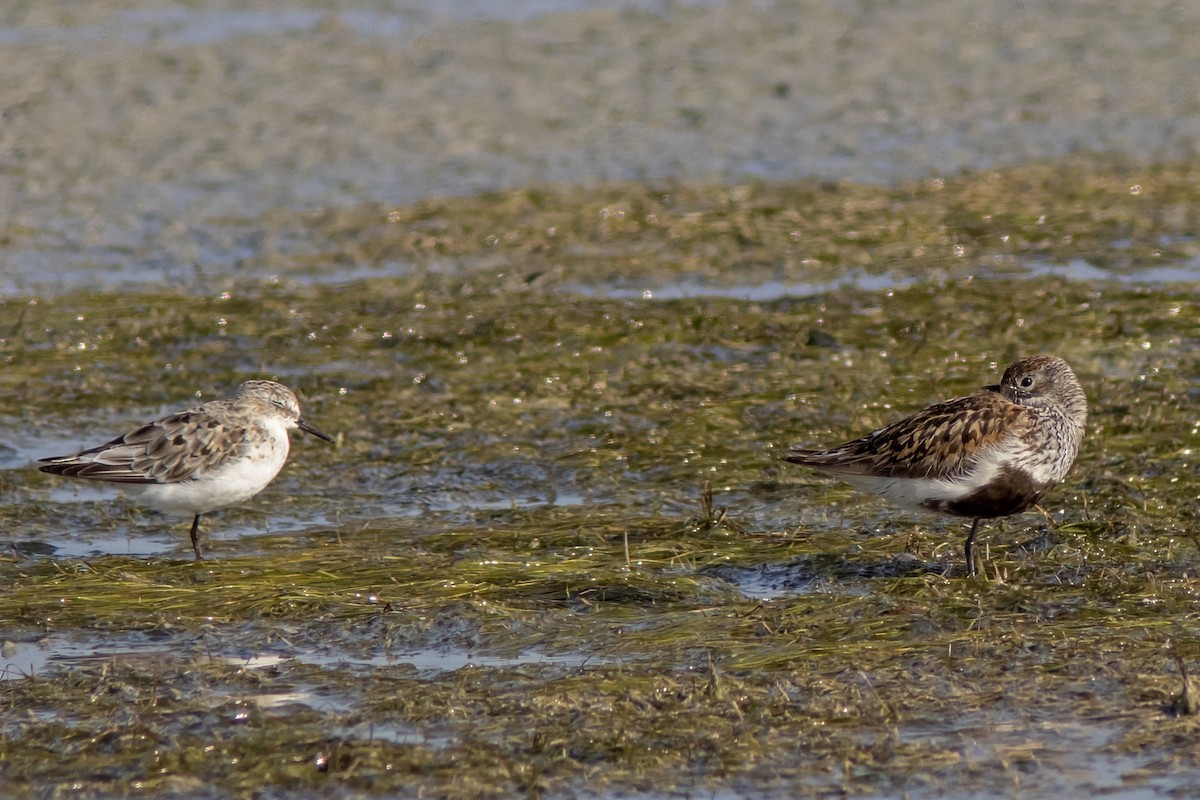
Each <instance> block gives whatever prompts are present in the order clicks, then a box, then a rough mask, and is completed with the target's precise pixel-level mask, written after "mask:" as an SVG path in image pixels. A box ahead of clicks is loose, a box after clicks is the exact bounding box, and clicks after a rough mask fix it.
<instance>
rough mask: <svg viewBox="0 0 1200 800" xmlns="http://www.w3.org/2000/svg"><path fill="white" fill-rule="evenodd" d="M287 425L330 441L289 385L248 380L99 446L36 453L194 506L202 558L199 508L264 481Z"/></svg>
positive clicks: (59, 466)
mask: <svg viewBox="0 0 1200 800" xmlns="http://www.w3.org/2000/svg"><path fill="white" fill-rule="evenodd" d="M292 428H299V429H300V430H302V431H304V432H305V433H311V434H312V435H313V436H316V437H317V438H319V439H324V440H325V441H327V442H332V441H333V439H332V438H330V437H329V436H327V435H325V434H324V433H321V432H320V431H318V430H317V429H316V428H313V427H312V426H310V425H309V424H308V423H306V422H305V421H304V419H303V418H302V417H301V416H300V402H299V401H298V400H297V399H296V394H295V393H294V392H293V391H292V390H291V389H289V388H288V387H286V386H283V385H281V384H278V383H274V382H272V381H246V382H245V383H243V384H242V385H241V386H239V387H238V388H237V390H236V391H234V393H233V394H231V395H229V396H228V397H222V398H220V399H219V400H211V401H209V402H207V403H202V404H201V405H198V406H195V407H193V408H188V409H185V410H183V411H177V412H176V413H174V414H169V415H167V416H165V417H163V418H162V419H158V420H155V421H154V422H150V423H148V424H146V425H143V426H142V427H140V428H138V429H137V430H135V431H133V432H131V433H127V434H125V435H124V436H121V437H118V438H116V439H113V440H112V441H111V442H108V443H106V444H102V445H100V446H99V447H93V448H91V449H90V450H84V451H83V452H81V453H77V454H75V455H73V456H57V457H54V458H43V459H40V461H42V462H43V464H44V466H42V467H39V469H40V470H41V471H42V472H49V473H52V474H54V475H65V476H67V477H69V478H86V479H87V480H92V481H104V482H108V483H116V484H121V485H122V488H124V489H125V490H126V491H127V492H129V493H130V494H131V495H132V496H133V497H134V499H135V500H137V501H138V502H140V503H142V504H143V505H146V506H149V507H150V508H153V509H156V510H158V511H164V512H167V513H174V514H179V513H183V514H193V515H194V516H193V518H192V550H194V551H195V553H196V558H197V559H200V558H202V556H201V555H200V544H199V542H198V541H197V539H196V534H197V531H198V530H199V527H200V515H201V514H206V513H208V512H209V511H215V510H216V509H218V508H225V507H226V506H232V505H236V504H237V503H241V502H244V501H246V500H249V499H250V498H251V497H253V496H254V495H256V494H258V493H259V492H261V491H262V490H263V489H265V488H266V486H267V484H269V483H270V482H271V481H272V480H274V479H275V476H276V475H278V474H279V470H281V469H282V468H283V463H284V462H285V461H286V460H287V456H288V449H289V447H290V444H291V438H290V437H289V435H288V431H289V430H291V429H292Z"/></svg>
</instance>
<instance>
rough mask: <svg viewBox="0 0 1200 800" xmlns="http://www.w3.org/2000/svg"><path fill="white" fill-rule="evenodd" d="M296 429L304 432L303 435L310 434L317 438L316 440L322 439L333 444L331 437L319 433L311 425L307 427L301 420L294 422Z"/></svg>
mask: <svg viewBox="0 0 1200 800" xmlns="http://www.w3.org/2000/svg"><path fill="white" fill-rule="evenodd" d="M296 427H297V428H299V429H300V430H302V431H304V432H305V433H311V434H312V435H313V436H315V437H317V438H318V439H324V440H325V441H327V442H329V443H330V444H333V437H332V436H330V435H329V434H327V433H321V432H320V431H319V430H317V429H316V428H314V427H313V426H312V425H309V424H308V423H307V422H305V421H304V420H303V419H298V420H296Z"/></svg>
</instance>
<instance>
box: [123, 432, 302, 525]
mask: <svg viewBox="0 0 1200 800" xmlns="http://www.w3.org/2000/svg"><path fill="white" fill-rule="evenodd" d="M286 459H287V447H286V446H285V447H282V448H279V447H275V448H270V449H267V450H260V451H259V453H258V454H256V455H255V456H246V457H243V458H238V459H234V460H232V461H230V462H228V463H227V464H226V465H224V466H222V467H221V468H220V469H219V470H215V471H214V472H212V473H210V474H208V475H205V476H204V477H202V478H194V479H191V480H186V481H179V482H178V483H150V484H141V485H135V486H127V487H125V488H126V489H127V491H129V493H130V495H131V496H133V497H134V498H135V499H137V500H138V501H139V502H141V503H144V504H145V505H147V506H149V507H151V508H153V509H156V510H158V511H163V512H166V513H168V514H203V513H206V512H208V511H215V510H216V509H218V508H225V507H226V506H232V505H236V504H238V503H241V502H243V501H245V500H249V499H250V498H251V497H254V495H256V494H258V493H259V492H261V491H262V490H263V489H265V488H266V487H267V484H269V483H270V482H271V481H272V480H274V479H275V476H276V475H278V474H279V470H281V469H282V468H283V463H284V461H285V460H286Z"/></svg>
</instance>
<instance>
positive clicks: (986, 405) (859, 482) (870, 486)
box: [784, 356, 1087, 575]
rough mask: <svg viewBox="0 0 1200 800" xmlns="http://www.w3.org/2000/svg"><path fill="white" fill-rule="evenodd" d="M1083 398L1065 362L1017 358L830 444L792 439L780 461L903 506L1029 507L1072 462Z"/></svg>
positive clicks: (946, 509)
mask: <svg viewBox="0 0 1200 800" xmlns="http://www.w3.org/2000/svg"><path fill="white" fill-rule="evenodd" d="M1086 422H1087V397H1086V396H1085V395H1084V393H1083V387H1081V386H1080V385H1079V380H1078V379H1077V378H1076V377H1075V373H1074V372H1072V371H1071V368H1070V367H1069V366H1067V362H1065V361H1063V360H1062V359H1061V358H1058V357H1056V356H1033V357H1032V358H1023V359H1021V360H1020V361H1017V362H1016V363H1014V364H1012V365H1011V366H1010V367H1009V368H1008V369H1006V370H1005V371H1004V377H1003V378H1001V379H1000V383H999V385H996V386H986V387H984V388H982V389H980V390H979V391H977V392H975V393H974V394H972V395H969V396H967V397H960V398H958V399H956V400H948V401H946V402H944V403H937V404H936V405H932V406H930V407H928V408H926V409H924V410H923V411H918V412H917V413H916V414H913V415H912V416H911V417H907V418H905V419H902V420H900V421H898V422H893V423H892V424H891V425H888V426H887V427H884V428H880V429H879V430H877V431H873V432H871V433H868V434H867V435H866V436H863V437H862V438H861V439H855V440H853V441H850V442H846V443H845V444H841V445H838V446H837V447H834V448H832V449H829V450H804V449H801V448H794V449H791V450H789V451H788V452H787V454H786V455H785V456H784V460H786V461H790V462H792V463H793V464H803V465H804V466H806V467H813V468H815V469H819V470H821V471H822V472H828V473H829V474H831V475H834V476H836V477H837V478H839V479H840V480H843V481H845V482H846V483H848V484H850V485H851V486H853V487H855V488H857V489H861V490H862V491H865V492H871V493H872V494H877V495H879V496H880V497H882V498H884V499H885V500H888V501H889V502H891V503H893V504H895V505H898V506H900V507H902V508H910V509H915V510H924V511H936V512H941V513H944V514H952V515H954V516H959V517H967V518H970V519H972V520H973V522H972V523H971V532H970V533H969V534H968V535H967V541H966V545H965V547H964V550H965V551H966V556H967V571H968V572H969V573H970V574H971V575H974V574H975V562H974V560H973V558H972V555H973V553H972V546H973V545H974V542H975V531H976V529H977V528H978V527H979V520H981V519H990V518H993V517H1006V516H1009V515H1010V514H1018V513H1020V512H1022V511H1025V510H1027V509H1029V508H1031V507H1032V506H1033V505H1034V504H1036V503H1037V502H1038V501H1039V500H1040V499H1041V498H1042V495H1044V494H1045V493H1046V492H1047V491H1049V490H1050V489H1051V487H1053V486H1054V485H1055V484H1057V483H1058V482H1059V481H1061V480H1062V479H1063V478H1064V477H1065V476H1066V474H1067V471H1068V470H1070V469H1071V465H1072V464H1073V463H1074V462H1075V456H1076V455H1077V454H1078V453H1079V444H1080V442H1081V441H1082V440H1083V429H1084V425H1085V424H1086Z"/></svg>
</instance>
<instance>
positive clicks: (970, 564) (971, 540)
mask: <svg viewBox="0 0 1200 800" xmlns="http://www.w3.org/2000/svg"><path fill="white" fill-rule="evenodd" d="M978 527H979V517H976V518H975V520H974V521H973V522H972V523H971V532H970V533H968V534H967V543H966V544H965V545H964V546H963V549H964V550H965V551H966V553H967V574H968V575H970V576H971V577H972V578H973V577H975V559H974V558H973V556H974V550H975V529H976V528H978Z"/></svg>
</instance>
